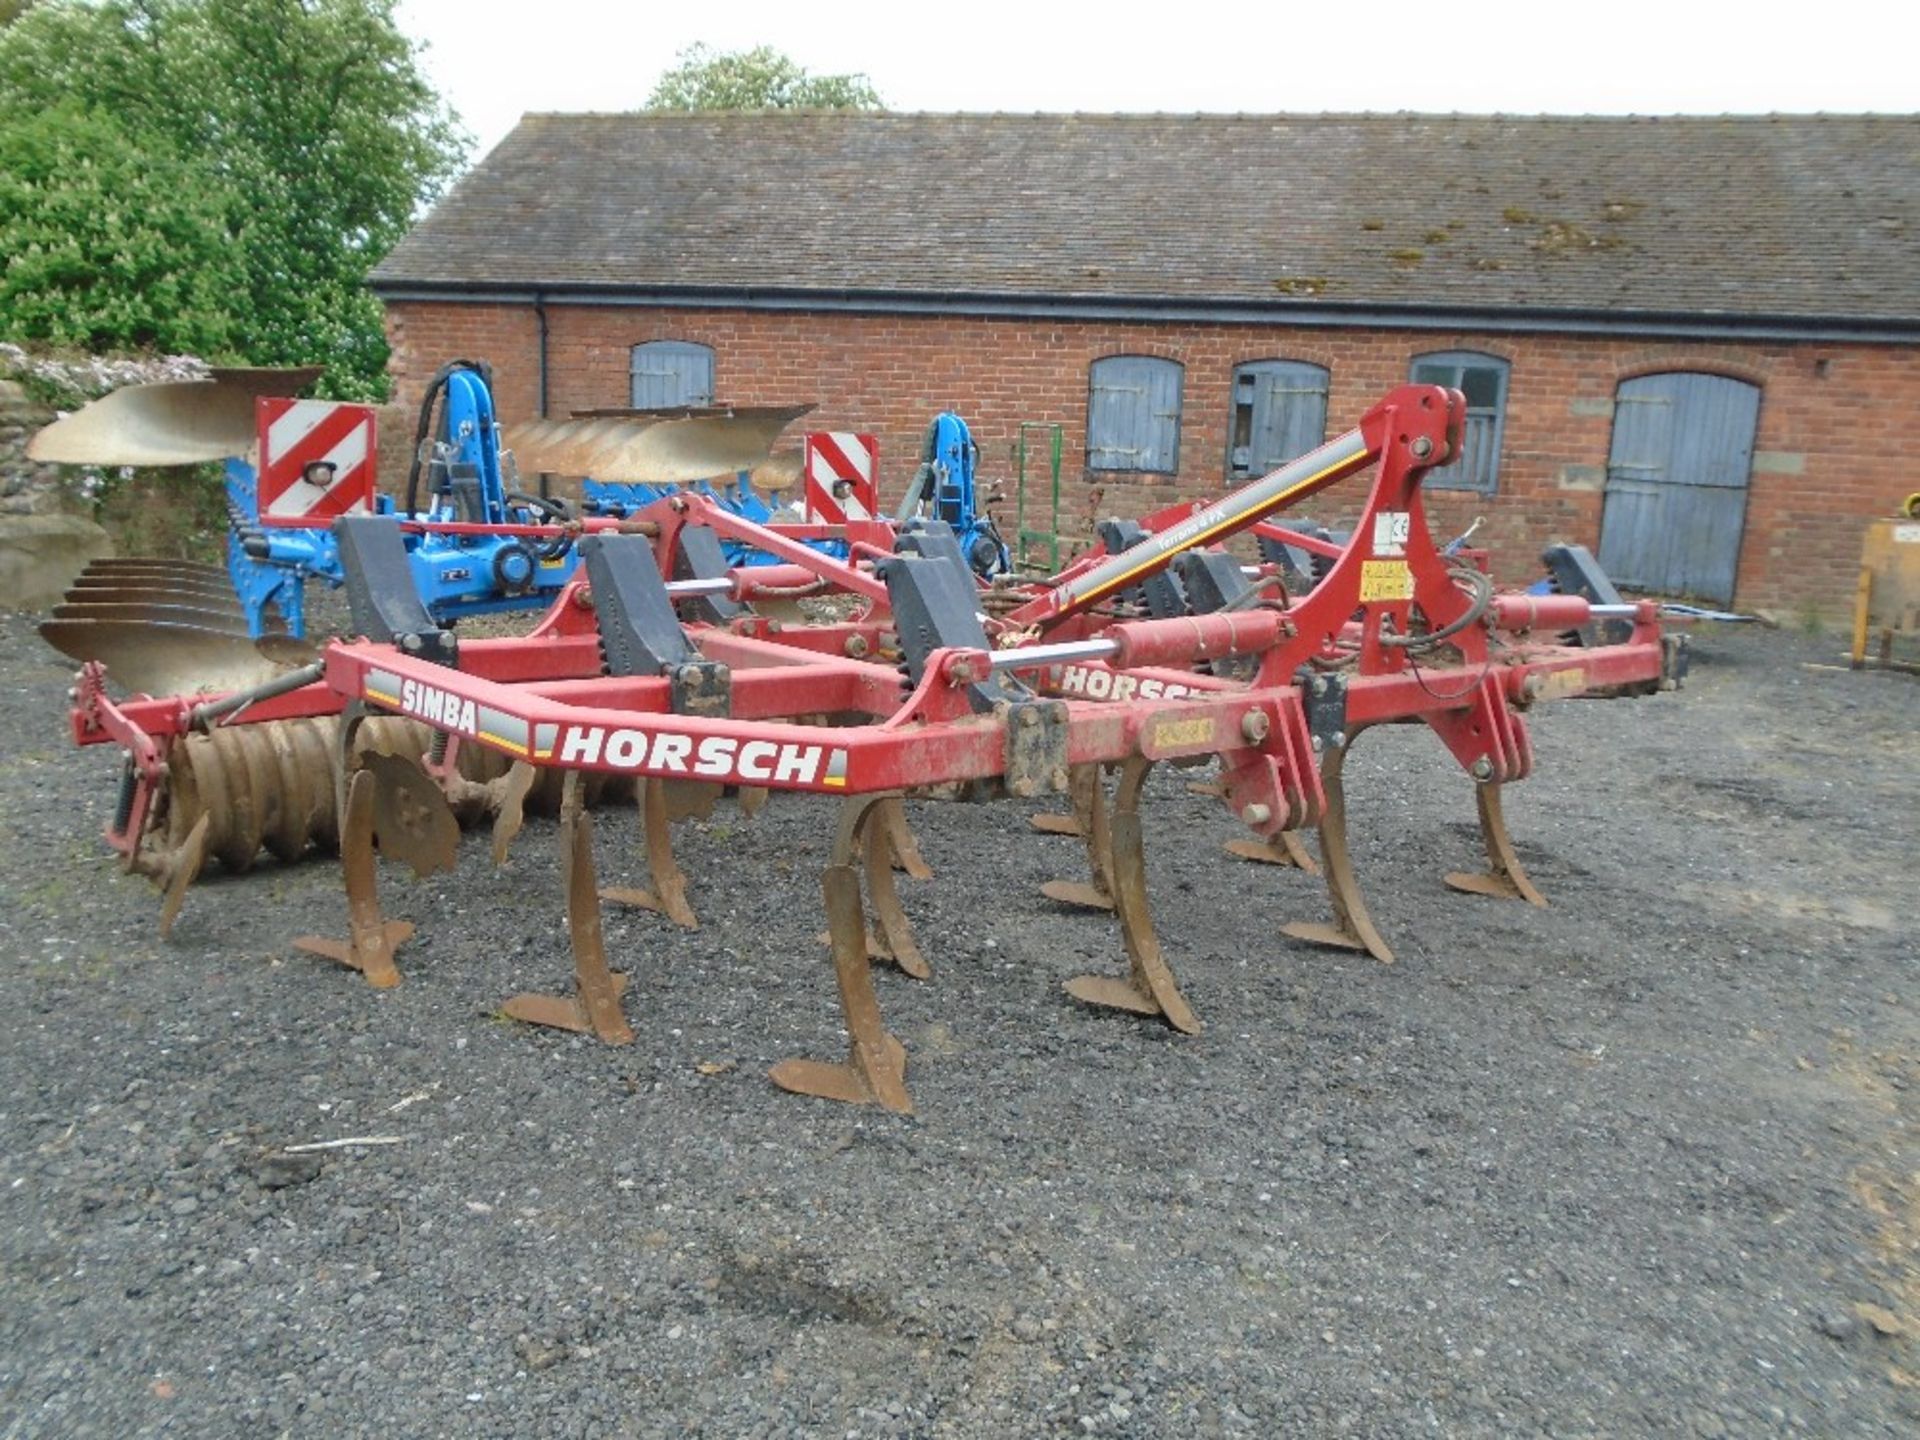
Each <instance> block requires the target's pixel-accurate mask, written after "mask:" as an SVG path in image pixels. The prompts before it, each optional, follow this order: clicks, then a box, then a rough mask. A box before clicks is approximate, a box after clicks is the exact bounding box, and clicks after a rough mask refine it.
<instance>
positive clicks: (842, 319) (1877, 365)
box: [387, 301, 1920, 615]
mask: <svg viewBox="0 0 1920 1440" xmlns="http://www.w3.org/2000/svg"><path fill="white" fill-rule="evenodd" d="M547 313H548V317H549V349H548V356H549V382H548V383H549V403H548V413H549V414H551V415H553V416H555V417H560V416H564V415H566V414H567V413H568V412H569V411H570V410H572V409H574V408H576V407H579V408H584V407H588V406H600V405H623V404H625V403H627V396H628V390H627V364H628V352H629V350H630V348H631V347H632V346H633V345H636V344H638V343H640V342H642V341H646V340H693V341H698V342H700V343H702V344H705V345H710V346H712V347H713V349H714V351H715V388H716V392H717V394H718V396H719V398H721V399H722V400H726V401H732V402H735V403H740V404H769V403H781V402H793V401H797V400H812V401H816V402H818V404H819V409H818V410H817V411H815V413H814V414H813V415H812V416H811V417H809V418H808V419H807V420H806V421H803V422H802V425H803V426H805V427H807V428H823V429H826V428H832V429H861V430H870V431H872V432H874V433H876V434H877V435H878V436H879V437H880V444H881V469H882V481H883V493H884V495H885V496H887V497H889V498H890V497H892V496H895V495H897V494H898V493H899V491H900V489H901V487H903V486H904V485H905V483H906V481H907V479H908V478H909V476H910V475H911V474H912V470H913V462H914V457H915V456H916V454H917V448H918V444H919V439H920V434H921V431H922V430H923V428H924V427H925V425H926V422H927V420H928V419H929V418H931V417H932V416H933V415H934V414H935V413H936V412H937V411H939V410H941V409H945V408H952V409H955V410H958V411H959V412H960V413H961V414H962V415H964V416H965V417H966V419H967V423H968V424H969V425H970V426H971V427H972V429H973V432H974V436H975V438H976V439H977V440H978V441H979V444H980V451H981V459H982V471H983V474H984V476H985V477H986V478H987V479H989V480H991V479H997V478H1006V479H1008V480H1009V481H1010V480H1011V476H1012V463H1011V459H1010V456H1011V442H1012V440H1013V437H1014V435H1015V432H1016V427H1017V426H1018V424H1019V422H1020V421H1022V420H1041V421H1055V422H1058V423H1059V424H1061V425H1063V426H1065V428H1066V437H1065V452H1064V454H1065V458H1064V463H1063V485H1062V492H1063V519H1062V529H1063V530H1065V531H1068V532H1071V533H1074V534H1079V535H1084V534H1086V533H1088V532H1089V530H1090V528H1091V523H1092V521H1093V520H1094V519H1096V518H1098V517H1099V516H1102V515H1107V514H1128V515H1136V514H1139V513H1141V512H1143V511H1146V510H1150V509H1153V508H1156V507H1158V506H1160V505H1163V504H1165V503H1167V502H1169V501H1170V500H1172V499H1173V498H1175V497H1176V496H1187V495H1203V494H1204V495H1211V494H1218V493H1221V492H1222V491H1223V490H1224V489H1226V488H1227V482H1226V479H1225V468H1226V449H1227V426H1228V423H1229V418H1230V409H1231V405H1230V389H1231V378H1232V373H1233V368H1234V366H1235V365H1236V364H1239V363H1240V362H1242V361H1246V360H1255V359H1273V358H1284V359H1292V360H1308V361H1312V362H1314V363H1316V364H1320V365H1324V366H1326V367H1327V368H1328V369H1329V370H1330V371H1331V373H1332V393H1331V395H1330V396H1329V420H1328V430H1329V433H1330V434H1332V433H1337V432H1338V431H1339V430H1341V429H1344V428H1346V427H1348V426H1350V425H1351V424H1352V423H1353V422H1354V421H1355V420H1356V419H1357V418H1358V416H1359V415H1360V413H1361V412H1362V411H1363V410H1364V409H1365V408H1366V407H1367V406H1368V405H1370V404H1371V403H1372V402H1373V401H1374V400H1376V399H1377V398H1379V397H1380V396H1381V395H1383V394H1384V393H1385V392H1386V391H1388V390H1390V389H1391V388H1392V387H1393V386H1395V385H1397V384H1400V383H1402V382H1403V381H1405V380H1406V378H1407V368H1408V361H1409V359H1410V358H1411V357H1412V356H1413V355H1415V354H1419V353H1423V352H1426V351H1433V350H1479V351H1485V352H1487V353H1490V354H1494V355H1499V356H1502V357H1504V358H1505V359H1507V360H1509V361H1510V362H1511V363H1512V372H1511V375H1510V379H1509V385H1508V397H1507V417H1506V429H1505V437H1504V446H1503V451H1502V455H1501V461H1500V471H1499V494H1498V496H1496V497H1494V498H1492V499H1488V498H1486V497H1483V496H1480V495H1476V494H1465V493H1459V492H1452V493H1449V492H1446V491H1440V490H1433V491H1430V492H1429V509H1430V512H1431V516H1432V523H1433V527H1434V529H1435V531H1436V533H1445V534H1451V533H1456V532H1457V531H1458V530H1460V529H1463V528H1465V525H1466V523H1467V522H1468V521H1469V520H1471V518H1472V517H1473V516H1474V515H1476V514H1484V515H1486V516H1487V522H1488V523H1487V525H1486V526H1485V527H1484V528H1483V529H1482V531H1481V532H1480V536H1479V540H1481V541H1484V542H1485V543H1487V544H1488V545H1490V546H1491V548H1492V549H1493V550H1494V553H1495V557H1496V563H1497V565H1498V568H1499V570H1500V572H1501V574H1502V576H1503V577H1505V578H1511V579H1519V578H1523V577H1526V576H1529V575H1531V574H1532V573H1533V572H1534V571H1535V569H1536V558H1535V557H1536V556H1537V554H1538V552H1539V549H1540V547H1541V546H1542V545H1543V544H1545V543H1546V542H1548V541H1551V540H1556V539H1557V540H1569V541H1578V542H1583V543H1585V544H1588V545H1596V546H1597V544H1598V541H1599V531H1600V512H1601V503H1602V495H1601V488H1600V487H1601V484H1602V481H1603V478H1604V475H1605V467H1606V461H1607V445H1608V439H1609V436H1610V432H1611V427H1612V419H1611V415H1610V401H1611V400H1612V397H1613V393H1614V387H1615V386H1616V385H1617V384H1618V383H1619V381H1621V380H1622V379H1625V378H1627V377H1630V376H1633V375H1638V374H1644V373H1647V372H1648V371H1653V370H1671V369H1683V370H1709V371H1714V372H1717V373H1721V374H1726V375H1731V376H1735V377H1737V378H1739V379H1743V380H1748V381H1751V382H1753V383H1756V384H1758V385H1760V386H1761V387H1762V395H1761V402H1760V421H1759V435H1758V437H1757V440H1756V455H1757V459H1756V465H1755V472H1754V475H1753V481H1752V489H1751V492H1750V495H1749V501H1748V510H1747V526H1746V533H1745V537H1744V540H1743V543H1742V548H1741V556H1740V569H1739V586H1738V594H1737V602H1738V603H1739V604H1740V605H1742V606H1745V607H1755V608H1775V609H1782V610H1786V611H1789V612H1797V611H1799V610H1801V609H1803V608H1807V607H1813V608H1817V609H1819V610H1820V611H1822V612H1824V613H1826V614H1828V615H1838V614H1840V613H1842V612H1844V611H1845V610H1846V609H1847V608H1848V607H1849V606H1850V605H1851V602H1852V594H1853V587H1854V575H1855V566H1856V564H1857V561H1858V556H1859V547H1860V534H1861V526H1862V522H1863V521H1864V520H1866V519H1868V518H1869V517H1872V516H1876V515H1882V514H1886V513H1890V512H1891V510H1892V509H1893V507H1894V506H1895V505H1896V503H1897V502H1898V501H1899V499H1900V498H1901V497H1902V496H1903V495H1904V494H1906V493H1907V492H1908V491H1909V490H1911V489H1913V488H1915V484H1914V482H1913V481H1912V480H1911V478H1910V476H1909V475H1908V473H1907V470H1906V468H1905V467H1903V466H1900V465H1896V464H1891V463H1889V457H1890V456H1891V455H1893V454H1897V453H1898V452H1897V451H1896V450H1895V448H1894V446H1893V444H1892V442H1893V439H1894V434H1895V428H1896V426H1898V425H1903V424H1904V423H1906V421H1907V418H1908V417H1910V416H1912V415H1915V414H1920V352H1916V351H1915V350H1913V349H1912V348H1902V347H1899V346H1869V345H1813V344H1771V345H1761V344H1731V343H1725V344H1723V343H1711V342H1673V341H1636V340H1631V339H1612V338H1600V337H1591V336H1567V335H1529V336H1512V335H1489V334H1476V333H1472V332H1457V333H1455V332H1413V331H1367V332H1363V331H1351V330H1321V329H1308V328H1280V327H1264V326H1248V325H1131V324H1106V323H1086V322H1054V321H1030V320H996V319H964V318H943V317H923V316H889V315H849V314H837V313H836V314H791V313H788V314H781V313H761V312H746V311H695V310H647V309H636V308H624V307H611V306H609V307H593V308H588V307H578V306H558V305H556V306H550V307H549V308H548V312H547ZM387 323H388V331H389V337H390V339H391V340H392V343H393V349H394V357H393V372H394V376H395V379H396V382H397V390H398V398H400V399H401V400H403V401H405V402H408V403H412V402H415V401H417V398H418V395H419V390H420V387H421V385H423V384H424V382H425V380H426V379H427V377H428V376H429V375H431V373H432V372H433V370H434V369H435V367H437V366H438V365H439V364H441V363H442V362H444V361H445V360H448V359H451V358H454V357H463V358H469V359H486V360H490V361H492V362H493V365H494V367H495V372H496V383H497V387H498V392H499V394H498V401H499V405H500V410H501V414H502V416H503V417H504V418H506V419H508V420H513V419H522V418H527V417H530V416H533V415H534V414H536V413H537V411H538V408H539V376H538V354H539V351H538V342H539V331H538V325H537V323H536V319H535V316H534V313H533V311H532V309H531V308H530V307H527V306H519V305H472V304H439V303H434V304H428V303H422V302H414V301H407V302H401V303H397V304H395V305H393V306H390V307H389V310H388V322H387ZM1113 354H1146V355H1162V356H1166V357H1169V358H1172V359H1175V360H1179V361H1181V362H1182V363H1183V364H1184V365H1185V367H1186V371H1185V395H1184V401H1183V407H1182V410H1183V415H1182V424H1181V434H1180V474H1179V475H1178V476H1120V475H1111V474H1089V473H1088V472H1087V470H1086V468H1085V445H1086V435H1085V426H1086V409H1087V366H1088V364H1089V363H1090V362H1091V361H1093V360H1095V359H1097V358H1098V357H1100V356H1103V355H1113ZM797 428H799V427H796V429H797ZM1011 493H1012V490H1011V485H1010V484H1009V486H1008V501H1007V504H1006V506H1005V508H1004V513H1002V514H1001V516H1000V518H1001V521H1002V528H1003V529H1010V528H1011V519H1012V505H1011ZM1343 501H1345V503H1347V504H1349V505H1350V504H1352V503H1354V502H1353V501H1351V500H1346V498H1345V497H1343V496H1341V495H1339V494H1338V493H1336V495H1335V496H1333V497H1329V499H1328V501H1327V503H1326V504H1323V505H1321V506H1319V507H1318V508H1317V509H1316V511H1315V514H1316V518H1320V517H1325V518H1328V519H1332V518H1334V517H1335V516H1336V515H1337V514H1338V512H1339V510H1340V508H1341V504H1342V502H1343Z"/></svg>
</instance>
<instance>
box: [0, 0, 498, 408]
mask: <svg viewBox="0 0 1920 1440" xmlns="http://www.w3.org/2000/svg"><path fill="white" fill-rule="evenodd" d="M56 107H58V108H59V109H60V111H61V113H63V114H65V115H66V116H67V117H68V119H69V121H70V122H72V123H82V122H84V124H85V125H87V126H89V127H93V128H91V129H89V132H88V133H89V134H90V135H92V136H93V137H94V143H96V144H103V143H104V141H103V140H102V139H101V138H100V137H101V136H102V135H104V134H105V133H108V132H109V131H113V132H117V133H118V134H119V135H120V136H121V137H123V138H124V140H125V142H126V144H127V146H128V147H129V148H130V151H131V152H132V153H137V154H139V155H141V156H151V157H153V159H154V162H155V163H154V169H155V172H156V173H164V172H165V167H166V166H167V165H168V164H169V163H170V164H172V165H173V166H174V167H175V172H176V180H177V183H179V184H180V185H181V187H182V197H183V199H184V197H185V196H186V195H188V194H193V195H197V196H199V197H200V198H199V199H198V200H197V201H195V202H194V203H195V206H196V208H198V209H199V210H200V211H201V212H202V213H203V214H205V215H209V216H213V217H217V219H218V221H219V223H220V225H221V227H222V230H223V245H224V248H225V250H226V251H227V252H228V253H227V254H226V256H224V257H223V262H222V263H221V264H220V265H218V266H215V267H212V268H211V269H210V270H209V272H208V273H209V277H210V278H211V279H212V280H213V281H216V282H217V286H216V285H212V284H207V283H190V278H189V274H188V272H190V271H192V270H194V269H196V268H198V267H200V266H201V265H202V264H203V262H204V259H205V257H204V255H203V254H202V253H201V252H200V251H198V250H194V249H192V248H191V247H189V248H186V249H182V250H180V251H177V252H175V254H174V256H173V262H174V263H173V269H172V272H171V273H173V274H174V275H175V276H176V277H177V280H178V285H177V287H176V288H177V290H178V293H179V297H180V298H181V300H183V301H185V300H188V299H191V300H193V301H194V302H196V303H200V304H203V305H205V306H207V307H208V313H207V314H206V316H205V317H204V318H202V319H200V320H196V321H195V322H193V323H194V325H195V326H198V327H203V328H204V329H205V331H206V333H209V334H215V335H222V336H224V337H225V346H224V348H225V350H226V351H227V352H228V353H229V354H230V355H231V356H232V357H234V358H241V359H245V360H246V361H248V362H251V363H253V364H260V365H291V364H301V363H319V364H324V365H326V366H327V367H328V379H327V382H326V383H327V384H328V386H329V387H330V388H331V389H332V391H333V393H335V394H338V395H347V396H362V395H375V396H377V395H380V394H383V393H384V389H385V374H384V367H385V364H386V357H387V347H386V342H385V338H384V336H383V334H382V329H381V315H380V306H379V302H378V301H377V300H375V299H374V297H373V296H372V295H371V294H370V293H368V291H367V289H366V287H365V283H364V282H365V279H366V276H367V272H368V271H369V270H371V269H372V267H373V266H374V264H375V263H377V262H378V261H379V259H380V258H381V257H382V256H383V255H385V254H386V252H387V251H388V250H389V249H391V248H392V246H393V244H394V243H395V242H396V241H397V240H398V239H399V238H400V236H401V235H402V234H404V233H405V231H406V228H407V226H408V224H409V223H410V222H411V220H412V218H413V216H414V214H415V213H416V211H417V210H418V209H419V207H421V206H422V205H424V204H425V203H427V202H428V201H430V200H431V199H433V198H434V197H435V196H436V195H437V194H438V193H439V192H440V189H441V188H442V186H443V185H444V184H445V183H446V181H447V179H448V177H449V176H451V175H452V173H453V172H454V170H455V169H456V168H457V166H458V164H459V162H460V160H461V158H462V156H463V154H464V151H465V146H466V137H465V136H464V134H463V133H462V132H461V131H460V129H459V127H458V125H457V123H456V122H455V121H454V119H453V117H452V116H451V115H450V114H449V113H448V111H447V110H446V108H445V106H444V105H443V104H442V103H441V101H440V100H439V98H438V97H437V96H436V95H435V93H434V92H433V90H432V88H431V87H430V86H429V85H428V84H427V82H426V80H425V78H424V77H423V76H422V75H421V73H420V71H419V68H418V66H417V65H416V63H415V49H414V46H413V44H412V43H411V42H410V41H408V40H407V39H406V37H405V36H403V35H402V34H401V33H400V31H399V29H398V27H397V26H396V25H395V23H394V19H393V0H101V3H83V0H42V3H39V4H36V5H33V6H32V7H30V8H29V9H27V10H26V11H25V12H24V13H23V14H22V15H21V16H20V17H19V18H18V19H17V20H15V21H14V23H13V24H11V25H8V26H6V27H4V28H0V116H6V117H11V118H9V119H7V120H4V121H0V129H6V130H13V129H16V128H18V127H20V126H21V125H23V124H25V123H27V122H25V121H23V120H22V119H21V118H20V117H30V116H33V115H35V114H36V112H39V111H42V110H48V109H54V108H56ZM100 127H106V128H105V129H102V128H100ZM180 167H186V168H185V173H180ZM124 178H125V177H124V176H123V177H122V179H123V180H124ZM102 188H103V187H102V186H101V184H100V182H99V180H98V179H97V178H96V177H95V176H93V175H91V174H88V173H86V169H85V167H84V166H83V167H81V168H80V169H77V170H62V171H58V172H54V173H49V175H48V176H47V178H46V180H45V182H44V183H43V185H42V187H41V188H40V190H39V191H38V192H36V193H37V196H38V203H39V205H40V212H41V218H40V219H39V221H38V222H37V223H39V224H41V225H43V226H45V225H51V224H57V223H59V222H58V217H59V216H60V215H63V214H67V213H69V212H70V211H71V210H72V209H73V208H74V207H73V203H72V201H71V199H70V198H69V197H66V196H65V195H63V192H65V191H69V190H73V189H79V190H82V191H88V190H91V191H94V192H99V191H101V190H102ZM160 188H161V187H159V186H157V185H155V186H150V187H148V190H147V193H149V194H155V193H157V192H158V191H159V189H160ZM114 193H118V192H117V191H116V192H114ZM126 203H127V208H128V209H129V210H132V209H133V208H134V206H135V204H136V203H137V202H136V201H135V200H134V199H133V198H129V199H128V201H127V202H126ZM4 253H5V255H6V257H7V258H6V259H5V260H4V262H0V263H4V264H5V265H6V267H7V272H8V274H9V275H10V274H11V272H12V269H13V268H14V265H15V263H16V258H15V257H17V254H18V252H17V251H14V250H13V249H12V248H11V247H9V248H8V250H7V251H6V252H4ZM157 253H158V252H157V251H156V255H157ZM155 263H159V262H158V261H156V262H155ZM96 283H98V284H100V285H102V286H104V287H108V288H113V287H116V286H120V285H122V284H124V280H123V277H122V276H121V275H120V274H119V273H118V272H116V271H114V270H113V269H112V268H111V267H109V268H107V269H105V270H103V271H102V272H100V274H99V275H98V279H97V282H96ZM18 288H20V287H15V286H8V287H7V288H6V289H0V296H5V295H7V294H10V293H12V291H13V290H15V289H18ZM136 308H137V307H136ZM108 313H114V312H112V311H111V310H109V312H108ZM43 323H44V322H43ZM33 324H34V322H33V321H32V320H31V318H30V315H29V314H28V313H27V312H25V311H23V310H22V309H21V308H20V307H19V306H17V305H15V304H11V303H8V302H7V301H6V300H4V299H0V334H7V333H11V334H14V335H15V336H18V337H35V336H37V335H44V334H45V331H44V330H39V331H36V330H35V329H34V328H33ZM46 338H52V337H51V336H50V335H48V336H47V337H46ZM116 340H117V341H118V342H119V343H122V344H126V345H138V344H141V343H145V342H143V338H142V335H141V333H140V332H139V331H138V330H136V329H131V328H130V329H128V330H126V331H125V332H123V333H122V334H120V335H118V336H115V335H113V334H111V333H110V332H97V333H96V339H95V343H102V344H104V343H111V342H113V341H116ZM200 348H202V349H213V348H217V347H207V346H202V347H200Z"/></svg>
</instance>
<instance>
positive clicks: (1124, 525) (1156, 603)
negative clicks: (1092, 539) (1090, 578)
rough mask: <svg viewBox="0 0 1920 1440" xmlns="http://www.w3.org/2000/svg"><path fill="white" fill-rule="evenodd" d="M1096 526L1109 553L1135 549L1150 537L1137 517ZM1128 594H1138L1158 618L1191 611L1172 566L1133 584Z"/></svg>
mask: <svg viewBox="0 0 1920 1440" xmlns="http://www.w3.org/2000/svg"><path fill="white" fill-rule="evenodd" d="M1094 528H1095V530H1096V532H1097V533H1098V534H1099V536H1100V543H1101V544H1102V545H1104V546H1106V547H1107V553H1108V554H1109V555H1118V554H1121V553H1122V552H1123V551H1127V550H1131V549H1132V548H1133V547H1134V546H1136V545H1138V544H1139V543H1140V542H1141V541H1142V540H1145V539H1146V538H1147V532H1146V531H1145V530H1143V529H1141V528H1140V525H1139V522H1137V521H1134V520H1102V521H1101V522H1100V523H1099V524H1098V525H1097V526H1095V527H1094ZM1128 593H1129V594H1133V595H1137V596H1138V597H1139V598H1140V600H1141V602H1142V603H1143V604H1144V605H1145V606H1146V607H1147V613H1148V614H1149V615H1151V616H1152V617H1153V618H1154V619H1156V620H1170V619H1172V618H1173V617H1174V616H1176V615H1185V614H1186V613H1187V596H1186V592H1185V591H1184V590H1183V589H1181V586H1180V582H1179V580H1177V579H1176V578H1175V577H1174V574H1173V572H1172V570H1170V569H1163V570H1160V571H1157V572H1156V573H1154V574H1152V575H1149V576H1148V577H1147V578H1146V579H1145V580H1142V581H1141V582H1140V583H1139V584H1138V585H1135V586H1132V587H1130V589H1129V591H1128Z"/></svg>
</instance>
